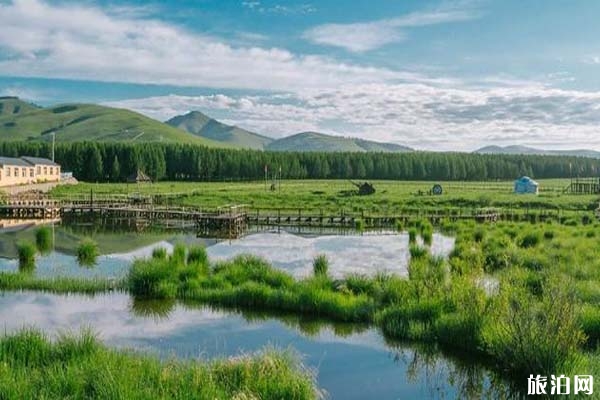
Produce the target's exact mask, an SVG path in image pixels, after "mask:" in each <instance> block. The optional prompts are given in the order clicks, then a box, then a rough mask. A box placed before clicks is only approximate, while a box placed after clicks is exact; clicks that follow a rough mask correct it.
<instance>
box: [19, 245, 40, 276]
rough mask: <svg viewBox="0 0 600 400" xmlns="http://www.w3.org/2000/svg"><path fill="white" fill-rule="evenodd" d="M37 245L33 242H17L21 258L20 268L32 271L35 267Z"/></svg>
mask: <svg viewBox="0 0 600 400" xmlns="http://www.w3.org/2000/svg"><path fill="white" fill-rule="evenodd" d="M35 254H36V248H35V245H34V244H33V243H31V242H27V241H23V242H19V243H17V255H18V259H19V270H21V271H31V270H33V269H34V268H35Z"/></svg>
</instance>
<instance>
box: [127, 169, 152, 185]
mask: <svg viewBox="0 0 600 400" xmlns="http://www.w3.org/2000/svg"><path fill="white" fill-rule="evenodd" d="M127 183H152V179H150V177H149V176H148V175H146V174H145V173H144V171H142V170H141V169H138V170H137V171H136V172H135V173H133V174H131V175H130V176H129V177H128V178H127Z"/></svg>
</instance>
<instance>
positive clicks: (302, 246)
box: [207, 232, 454, 278]
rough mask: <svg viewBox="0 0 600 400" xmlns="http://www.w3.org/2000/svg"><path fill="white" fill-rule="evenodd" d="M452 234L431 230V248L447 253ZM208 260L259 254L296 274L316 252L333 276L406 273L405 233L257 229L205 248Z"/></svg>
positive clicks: (308, 264)
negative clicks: (323, 233)
mask: <svg viewBox="0 0 600 400" xmlns="http://www.w3.org/2000/svg"><path fill="white" fill-rule="evenodd" d="M453 247H454V238H450V237H446V236H443V235H440V234H434V237H433V243H432V246H431V252H432V253H433V254H435V255H439V256H447V255H448V254H449V253H450V251H452V248H453ZM207 252H208V255H209V257H210V258H211V259H212V260H224V259H228V258H231V257H234V256H237V255H240V254H253V255H257V256H259V257H262V258H264V259H266V260H267V261H269V262H270V263H272V264H273V265H275V266H276V267H279V268H282V269H284V270H286V271H288V272H290V273H291V274H292V275H294V276H296V277H303V276H308V275H310V274H311V273H312V261H313V258H314V257H315V256H317V255H318V254H325V255H326V256H327V258H328V259H329V262H330V265H329V271H330V273H331V275H332V276H334V277H338V278H339V277H343V276H346V275H348V274H351V273H359V274H364V275H374V274H376V273H378V272H386V273H394V274H398V275H401V276H408V261H409V257H410V255H409V244H408V235H407V234H403V233H402V234H394V235H390V234H381V233H373V234H369V233H366V234H364V235H354V236H337V235H336V236H316V237H302V236H296V235H293V234H290V233H287V232H281V233H258V234H254V235H250V236H246V237H243V238H241V239H236V240H232V241H228V242H221V243H218V244H216V245H214V246H211V247H209V248H208V249H207Z"/></svg>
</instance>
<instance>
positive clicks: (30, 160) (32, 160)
mask: <svg viewBox="0 0 600 400" xmlns="http://www.w3.org/2000/svg"><path fill="white" fill-rule="evenodd" d="M21 159H23V160H25V161H26V162H28V163H29V164H35V165H51V166H53V167H59V165H58V164H57V163H55V162H54V161H52V160H48V159H47V158H41V157H21Z"/></svg>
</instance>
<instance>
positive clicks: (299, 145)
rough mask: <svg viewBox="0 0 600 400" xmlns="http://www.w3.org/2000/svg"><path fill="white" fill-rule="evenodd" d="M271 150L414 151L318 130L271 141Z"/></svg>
mask: <svg viewBox="0 0 600 400" xmlns="http://www.w3.org/2000/svg"><path fill="white" fill-rule="evenodd" d="M265 150H269V151H324V152H342V151H343V152H367V151H370V152H386V153H391V152H395V153H400V152H408V151H413V149H411V148H410V147H406V146H401V145H398V144H393V143H381V142H373V141H370V140H364V139H358V138H349V137H341V136H331V135H325V134H323V133H318V132H302V133H298V134H296V135H292V136H288V137H284V138H282V139H278V140H275V141H273V142H271V143H270V144H269V145H268V146H267V147H266V148H265Z"/></svg>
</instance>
